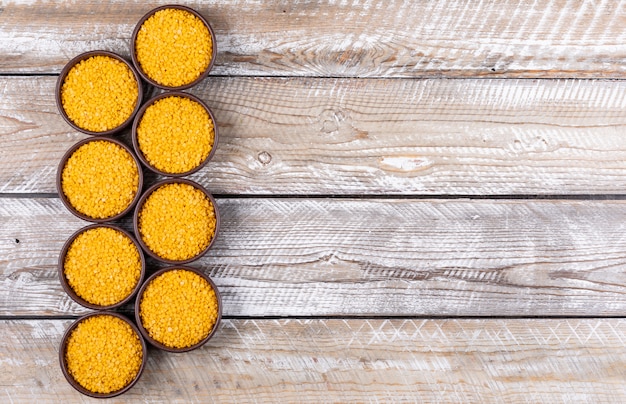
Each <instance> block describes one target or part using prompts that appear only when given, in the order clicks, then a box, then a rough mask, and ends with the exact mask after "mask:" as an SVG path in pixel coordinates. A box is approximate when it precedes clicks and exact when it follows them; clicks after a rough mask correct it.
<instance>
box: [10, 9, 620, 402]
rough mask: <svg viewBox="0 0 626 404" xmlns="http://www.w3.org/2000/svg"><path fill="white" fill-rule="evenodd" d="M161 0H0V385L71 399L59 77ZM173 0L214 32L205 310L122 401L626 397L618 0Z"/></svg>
mask: <svg viewBox="0 0 626 404" xmlns="http://www.w3.org/2000/svg"><path fill="white" fill-rule="evenodd" d="M159 4H164V3H163V2H154V1H152V2H149V3H144V2H140V1H121V0H111V1H103V2H100V1H81V2H72V3H71V4H68V3H66V2H62V1H51V0H42V1H38V2H36V3H35V2H31V1H27V0H18V1H11V0H7V1H4V2H2V3H0V135H1V136H0V142H1V145H0V192H1V193H0V285H2V286H1V288H0V302H1V304H0V316H2V319H1V323H2V325H1V328H0V341H1V342H0V366H1V372H0V401H1V402H3V403H9V402H38V403H39V402H45V401H51V402H73V401H89V400H90V399H88V398H87V397H85V396H82V395H80V394H79V393H77V392H75V391H74V390H73V389H72V388H71V387H70V386H69V384H68V383H66V381H65V380H64V378H63V375H62V373H61V371H60V369H59V365H58V359H57V355H58V346H59V342H60V337H61V335H62V333H63V331H64V330H65V328H66V327H67V326H68V325H69V324H70V323H71V322H72V320H73V319H74V318H76V317H77V316H79V315H82V314H85V313H87V312H88V311H87V310H86V309H84V308H82V307H81V306H79V305H77V304H75V303H73V302H72V301H71V300H70V298H69V297H68V296H67V295H66V294H65V293H64V292H63V290H62V288H61V286H60V284H59V281H58V279H57V275H56V268H55V265H56V262H57V256H58V253H59V251H60V249H61V246H62V244H63V243H64V241H65V240H66V239H67V238H68V237H69V235H70V234H72V233H73V232H74V231H76V230H77V229H79V228H81V227H83V226H85V225H86V224H87V223H86V222H83V221H81V220H79V219H77V218H75V217H73V216H72V215H71V214H70V213H68V212H67V211H66V210H65V209H64V207H63V206H62V204H61V203H60V201H59V199H58V197H57V194H56V189H55V175H56V168H57V164H58V162H59V159H60V158H61V156H62V154H63V153H64V151H65V150H66V149H68V148H69V147H70V146H71V145H72V144H74V143H75V142H77V141H79V140H80V139H83V138H85V137H86V136H85V135H81V134H79V133H77V132H75V131H73V130H71V129H70V127H69V126H68V125H67V124H66V123H65V122H64V121H63V120H62V119H61V117H60V115H59V114H58V112H57V109H56V105H55V102H54V96H53V94H54V86H55V82H56V80H57V75H58V73H59V72H60V70H61V68H62V67H63V66H64V65H65V63H67V61H68V60H69V59H71V58H72V57H74V56H76V55H78V54H79V53H82V52H84V51H87V50H94V49H106V50H111V51H115V52H119V53H121V54H123V55H125V56H129V53H128V52H129V51H128V47H129V38H130V35H131V33H132V30H133V28H134V26H135V24H136V23H137V21H138V20H139V18H140V17H141V16H142V15H143V14H144V13H146V12H147V11H148V10H150V9H151V8H153V7H155V6H157V5H159ZM185 4H187V5H189V6H191V7H193V8H195V9H197V10H199V11H200V12H201V13H202V14H203V15H204V16H205V17H206V18H207V19H208V20H209V21H210V23H211V24H212V25H213V27H214V29H215V31H216V36H217V46H218V55H217V60H216V65H215V67H214V70H213V71H212V73H211V75H210V76H209V77H208V78H207V79H206V80H204V81H203V82H202V83H201V84H200V85H199V86H197V87H195V88H193V89H192V90H190V92H191V93H193V94H195V95H198V96H199V97H201V98H202V99H203V100H205V101H206V102H207V103H208V104H209V106H210V107H211V108H212V109H213V111H214V112H215V115H216V117H217V121H218V125H219V128H220V131H221V132H220V134H221V142H220V144H219V148H218V150H217V153H216V155H215V157H214V159H213V160H212V162H211V163H210V164H209V165H208V166H207V167H206V168H205V169H203V170H202V171H201V172H200V173H198V174H195V175H193V176H192V179H194V180H196V181H198V182H200V183H201V184H202V185H204V186H206V187H207V188H208V189H209V190H210V191H211V192H212V193H214V194H215V195H216V196H217V200H218V205H219V209H220V212H221V214H222V220H223V222H222V230H221V233H220V235H219V238H218V241H217V243H216V244H215V246H214V248H213V249H212V250H211V251H210V252H209V253H208V254H207V255H206V256H205V257H204V258H202V259H201V260H200V261H198V262H197V263H196V264H195V266H196V267H198V268H201V269H202V270H203V271H204V272H205V273H207V274H209V275H210V276H211V277H212V278H213V279H214V280H215V282H216V284H217V285H218V287H219V288H220V290H221V292H222V295H223V300H224V321H223V323H222V325H221V327H220V329H219V330H218V333H217V334H216V336H215V337H214V339H212V340H211V341H210V342H209V343H208V344H207V345H206V346H204V347H203V348H202V349H199V350H197V351H193V352H191V353H187V354H169V353H164V352H161V351H157V350H151V351H150V352H149V360H148V364H147V369H146V370H145V373H144V375H143V377H142V378H141V380H140V381H139V383H138V384H137V385H136V386H135V387H134V388H133V389H132V390H130V391H129V392H128V393H126V394H125V395H123V396H121V397H119V400H120V401H121V400H132V401H143V402H160V401H178V402H264V401H267V402H281V403H282V402H302V401H309V402H389V401H424V402H459V401H462V402H499V403H502V402H507V403H512V402H566V403H571V402H595V403H601V402H617V403H619V402H622V403H623V402H626V383H625V382H626V349H625V347H624V346H625V343H626V335H625V333H626V318H625V317H624V316H625V313H626V201H624V195H625V193H624V190H625V189H626V162H625V160H626V133H625V129H626V81H624V79H625V78H626V1H618V0H616V1H568V0H545V1H534V0H485V1H480V2H478V1H467V0H447V1H444V0H439V1H436V0H432V1H429V0H420V1H418V0H416V1H408V2H400V1H384V0H349V1H345V0H328V1H295V2H293V1H286V0H274V1H270V0H267V1H243V0H242V1H224V0H214V1H211V2H199V1H191V2H187V3H185ZM124 136H126V137H125V138H126V139H128V134H126V135H124ZM152 180H154V178H152ZM124 225H126V226H127V225H128V221H126V222H124ZM155 269H156V266H155V265H152V266H151V268H150V270H151V271H154V270H155Z"/></svg>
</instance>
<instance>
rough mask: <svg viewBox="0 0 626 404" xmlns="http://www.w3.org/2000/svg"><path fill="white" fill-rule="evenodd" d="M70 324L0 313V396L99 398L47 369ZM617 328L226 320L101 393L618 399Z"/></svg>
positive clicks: (148, 398) (54, 366)
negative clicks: (126, 384) (196, 343)
mask: <svg viewBox="0 0 626 404" xmlns="http://www.w3.org/2000/svg"><path fill="white" fill-rule="evenodd" d="M70 323H71V322H70V321H67V320H18V321H3V322H1V323H0V326H1V327H2V329H3V330H5V331H4V333H5V336H6V340H7V344H6V345H3V347H0V354H5V355H10V359H8V360H5V361H4V362H3V363H2V366H3V373H5V376H4V377H3V379H2V381H0V397H3V398H4V400H3V401H4V402H10V401H11V400H13V402H22V401H28V400H29V399H31V398H32V397H33V396H40V397H41V400H38V401H42V402H60V401H65V400H66V399H67V398H68V397H71V398H72V399H76V400H77V401H92V402H101V401H98V400H95V399H92V400H88V399H85V398H83V397H81V396H78V395H77V393H75V392H73V391H72V388H71V387H70V386H69V385H68V384H67V383H66V382H65V380H64V379H63V375H62V373H61V372H60V370H59V369H58V363H57V362H58V357H57V355H58V342H59V339H60V337H61V335H62V333H63V330H64V329H65V327H67V326H68V325H69V324H70ZM625 334H626V322H624V320H623V319H594V320H591V319H584V320H580V319H578V320H577V319H551V320H532V319H531V320H411V319H393V320H374V319H364V320H349V319H345V320H294V319H290V320H228V321H224V322H223V323H222V325H221V327H220V330H219V332H218V333H217V334H216V336H215V338H214V339H212V340H211V341H210V342H209V343H207V345H205V346H204V347H203V348H202V349H199V350H197V351H194V352H193V353H190V354H178V355H172V354H164V353H163V352H159V351H157V350H151V351H149V353H148V355H149V356H148V358H149V359H148V365H147V367H146V370H145V372H144V375H143V377H142V378H141V379H140V381H139V382H138V384H137V385H136V386H135V387H133V388H132V389H131V390H130V391H129V392H128V393H127V394H125V395H124V396H121V397H120V399H118V400H112V401H113V402H128V401H130V402H147V403H153V402H166V401H167V402H171V401H175V402H184V403H189V402H201V403H207V402H263V401H271V402H310V403H320V402H338V403H339V402H342V403H343V402H389V401H396V402H415V401H418V402H419V401H421V402H493V403H497V402H533V403H535V402H565V403H585V402H590V401H593V402H598V403H604V402H613V403H617V402H622V401H623V400H624V397H625V396H626V386H625V385H624V377H626V370H625V369H626V352H624V349H623V347H624V338H625V337H624V335H625ZM33 346H34V347H36V349H33V348H32V347H33ZM33 368H37V369H38V370H37V372H36V373H35V374H33V372H32V370H31V369H33Z"/></svg>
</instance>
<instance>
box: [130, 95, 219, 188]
mask: <svg viewBox="0 0 626 404" xmlns="http://www.w3.org/2000/svg"><path fill="white" fill-rule="evenodd" d="M169 97H182V98H187V99H190V100H192V101H195V102H197V103H198V104H200V105H201V106H202V107H203V108H204V109H205V110H206V111H207V113H208V114H209V119H211V121H213V146H212V147H211V151H210V152H209V154H208V155H207V157H206V158H205V159H204V160H203V161H202V162H201V163H200V164H199V165H198V166H197V167H195V168H192V169H191V170H189V171H185V172H183V173H167V172H165V171H161V170H159V169H158V168H156V167H154V166H152V165H151V164H150V163H149V162H148V160H147V159H146V157H145V156H144V155H143V152H142V151H141V147H139V139H138V135H137V128H138V127H139V124H140V122H141V119H142V118H143V115H144V113H145V112H146V110H147V109H148V108H149V107H150V106H152V105H153V104H154V103H155V102H157V101H159V100H161V99H163V98H169ZM218 132H219V131H218V129H217V121H216V120H215V116H214V115H213V111H211V108H209V106H208V105H207V104H206V103H205V102H204V101H202V100H201V99H200V98H198V97H196V96H195V95H192V94H189V93H184V92H182V91H171V92H165V93H161V94H158V95H156V96H154V97H152V98H150V99H149V100H148V101H146V103H145V104H143V106H142V107H141V108H140V109H139V111H138V112H137V114H136V115H135V119H134V121H133V126H132V132H131V134H132V143H133V149H134V150H135V155H136V156H137V157H138V158H139V160H140V161H141V163H142V164H143V165H144V166H145V167H146V168H147V169H148V170H150V171H152V172H154V173H156V174H159V175H162V176H164V177H183V176H186V175H190V174H193V173H195V172H197V171H199V170H201V169H202V168H204V167H205V166H206V165H207V164H208V163H209V161H211V159H212V158H213V155H214V154H215V150H216V149H217V145H218V141H219V133H218Z"/></svg>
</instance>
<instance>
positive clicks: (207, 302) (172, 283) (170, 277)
mask: <svg viewBox="0 0 626 404" xmlns="http://www.w3.org/2000/svg"><path fill="white" fill-rule="evenodd" d="M139 315H140V317H141V323H142V325H143V327H144V328H145V329H146V331H148V334H149V335H150V337H152V338H153V339H154V340H156V341H158V342H160V343H161V344H163V345H165V346H167V347H170V348H187V347H190V346H192V345H195V344H197V343H198V342H200V341H201V340H203V339H204V338H206V336H207V335H209V333H210V332H211V330H212V329H213V326H214V325H215V323H216V322H217V315H218V303H217V296H216V295H215V291H214V290H213V288H212V287H211V285H210V284H209V283H208V282H207V281H206V279H204V278H203V277H201V276H200V275H198V274H196V273H194V272H192V271H187V270H185V269H174V270H170V271H166V272H164V273H162V274H161V275H159V276H157V277H156V278H154V279H153V280H152V281H150V283H149V284H148V286H146V288H145V289H144V293H143V294H142V298H141V302H140V303H139Z"/></svg>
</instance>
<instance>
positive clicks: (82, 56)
mask: <svg viewBox="0 0 626 404" xmlns="http://www.w3.org/2000/svg"><path fill="white" fill-rule="evenodd" d="M93 56H108V57H111V58H113V59H116V60H119V61H120V62H122V63H124V64H125V65H126V66H128V68H129V69H130V71H131V72H133V76H135V80H136V81H137V90H138V92H139V93H138V94H137V105H135V108H134V109H133V113H132V114H130V116H129V117H128V119H126V120H125V121H124V122H123V123H122V124H121V125H120V126H118V127H116V128H113V129H109V130H106V131H102V132H94V131H91V130H87V129H83V128H81V127H80V126H78V125H76V124H75V123H74V122H73V121H72V120H71V119H70V118H69V116H67V113H66V112H65V109H64V108H63V103H62V102H61V87H62V86H63V82H64V81H65V78H66V77H67V74H68V73H69V71H70V70H71V69H72V67H74V66H75V65H76V64H78V63H79V62H82V61H83V60H86V59H89V58H90V57H93ZM55 96H56V102H57V107H58V109H59V112H60V113H61V116H62V117H63V119H65V122H67V123H68V124H69V125H70V126H71V127H72V128H74V129H75V130H77V131H79V132H82V133H86V134H88V135H92V136H106V135H113V134H115V133H118V132H119V131H121V130H122V129H124V128H125V127H126V126H128V125H129V124H130V123H131V122H132V121H133V118H134V117H135V114H136V113H137V111H139V108H140V107H141V101H142V99H143V84H142V81H141V77H140V76H139V73H137V70H136V69H135V67H134V66H133V65H132V64H131V63H129V62H128V61H127V60H126V59H124V58H123V57H121V56H120V55H118V54H116V53H113V52H108V51H103V50H96V51H90V52H85V53H82V54H80V55H78V56H76V57H75V58H74V59H72V60H70V61H69V62H68V63H67V64H66V65H65V67H64V68H63V70H61V75H60V76H59V78H58V80H57V85H56V90H55Z"/></svg>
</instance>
